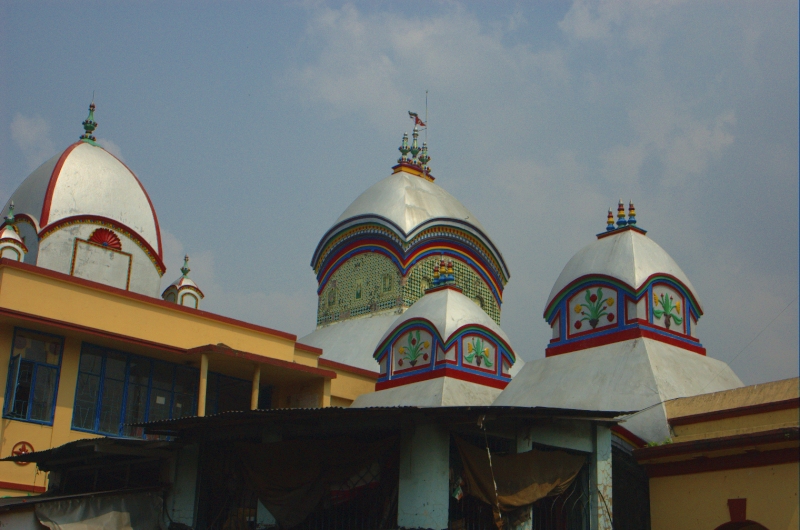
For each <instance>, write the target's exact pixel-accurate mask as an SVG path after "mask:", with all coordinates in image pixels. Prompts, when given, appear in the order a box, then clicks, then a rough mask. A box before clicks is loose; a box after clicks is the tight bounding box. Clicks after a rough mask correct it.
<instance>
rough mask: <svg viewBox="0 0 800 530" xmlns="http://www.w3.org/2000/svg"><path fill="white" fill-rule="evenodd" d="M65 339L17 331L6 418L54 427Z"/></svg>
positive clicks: (10, 372) (9, 369)
mask: <svg viewBox="0 0 800 530" xmlns="http://www.w3.org/2000/svg"><path fill="white" fill-rule="evenodd" d="M63 349H64V339H63V338H62V337H58V336H55V335H48V334H46V333H39V332H36V331H30V330H26V329H14V340H13V342H12V343H11V359H10V360H9V366H8V380H7V382H6V392H5V406H4V407H3V417H4V418H10V419H14V420H21V421H30V422H35V423H43V424H45V425H52V424H53V416H54V414H55V410H56V396H57V395H58V377H59V374H60V372H61V352H62V351H63Z"/></svg>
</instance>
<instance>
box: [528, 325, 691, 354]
mask: <svg viewBox="0 0 800 530" xmlns="http://www.w3.org/2000/svg"><path fill="white" fill-rule="evenodd" d="M665 331H666V330H665ZM638 338H648V339H652V340H657V341H659V342H664V343H666V344H670V345H672V346H677V347H679V348H683V349H685V350H689V351H691V352H694V353H698V354H700V355H705V354H706V349H705V348H703V347H702V346H695V345H693V344H691V343H686V342H684V341H682V340H678V339H673V338H672V337H668V336H665V335H661V334H660V333H656V332H654V331H650V330H649V329H643V328H632V329H626V330H622V331H619V332H615V333H609V334H608V335H601V336H599V337H592V338H588V339H583V340H578V341H575V342H570V343H569V344H561V345H560V346H552V345H551V346H548V347H547V349H546V350H545V352H544V355H545V357H553V356H554V355H562V354H564V353H570V352H574V351H578V350H586V349H589V348H596V347H598V346H605V345H607V344H614V343H617V342H622V341H626V340H631V339H638Z"/></svg>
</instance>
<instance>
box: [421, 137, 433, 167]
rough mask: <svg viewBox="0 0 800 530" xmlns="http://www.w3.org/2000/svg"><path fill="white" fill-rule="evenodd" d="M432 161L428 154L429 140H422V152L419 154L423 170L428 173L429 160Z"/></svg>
mask: <svg viewBox="0 0 800 530" xmlns="http://www.w3.org/2000/svg"><path fill="white" fill-rule="evenodd" d="M430 161H431V157H429V156H428V142H422V154H421V155H419V163H420V164H422V170H423V171H424V172H425V173H427V172H428V162H430Z"/></svg>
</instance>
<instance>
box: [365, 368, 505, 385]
mask: <svg viewBox="0 0 800 530" xmlns="http://www.w3.org/2000/svg"><path fill="white" fill-rule="evenodd" d="M438 377H452V378H453V379H460V380H461V381H468V382H470V383H477V384H479V385H485V386H489V387H492V388H499V389H500V390H503V389H504V388H505V387H506V386H508V383H509V381H500V380H497V379H490V378H488V377H484V376H482V375H479V374H471V373H468V372H463V371H461V370H453V369H452V368H448V367H446V366H445V367H444V368H437V369H435V370H426V371H424V372H422V373H421V374H418V375H410V376H408V377H399V378H397V379H390V380H388V381H382V382H379V383H376V384H375V390H384V389H386V388H394V387H396V386H401V385H407V384H411V383H417V382H419V381H428V380H429V379H436V378H438Z"/></svg>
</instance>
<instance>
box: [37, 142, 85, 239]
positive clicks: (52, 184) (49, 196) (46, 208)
mask: <svg viewBox="0 0 800 530" xmlns="http://www.w3.org/2000/svg"><path fill="white" fill-rule="evenodd" d="M82 143H84V142H82V141H78V142H75V143H74V144H72V145H71V146H69V147H67V148H66V149H65V150H64V152H63V153H61V156H60V157H58V162H56V166H55V167H54V168H53V172H52V173H50V181H49V182H48V183H47V191H46V192H45V194H44V202H43V203H42V211H41V216H40V217H39V226H44V225H46V224H47V222H48V221H49V220H50V205H51V204H52V202H53V192H54V191H55V189H56V182H57V181H58V176H59V175H60V174H61V168H62V167H63V166H64V162H66V161H67V157H68V156H69V154H70V153H71V152H72V150H73V149H75V148H76V147H78V146H79V145H81V144H82Z"/></svg>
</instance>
